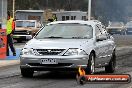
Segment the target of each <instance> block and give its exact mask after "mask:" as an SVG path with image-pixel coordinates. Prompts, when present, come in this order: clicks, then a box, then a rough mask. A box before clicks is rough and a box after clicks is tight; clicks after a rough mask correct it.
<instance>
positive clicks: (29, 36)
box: [13, 35, 32, 40]
mask: <svg viewBox="0 0 132 88" xmlns="http://www.w3.org/2000/svg"><path fill="white" fill-rule="evenodd" d="M13 38H14V39H23V40H30V39H31V38H32V35H13Z"/></svg>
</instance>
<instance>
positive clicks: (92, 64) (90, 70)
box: [85, 53, 95, 74]
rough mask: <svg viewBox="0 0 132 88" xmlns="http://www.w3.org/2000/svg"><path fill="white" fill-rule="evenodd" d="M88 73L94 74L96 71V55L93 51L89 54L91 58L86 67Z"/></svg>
mask: <svg viewBox="0 0 132 88" xmlns="http://www.w3.org/2000/svg"><path fill="white" fill-rule="evenodd" d="M85 72H86V74H94V73H95V55H94V54H93V53H91V54H90V55H89V60H88V64H87V67H86V69H85Z"/></svg>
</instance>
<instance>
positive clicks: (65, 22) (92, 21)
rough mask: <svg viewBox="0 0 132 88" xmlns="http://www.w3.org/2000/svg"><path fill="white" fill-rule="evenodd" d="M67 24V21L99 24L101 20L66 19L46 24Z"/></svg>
mask: <svg viewBox="0 0 132 88" xmlns="http://www.w3.org/2000/svg"><path fill="white" fill-rule="evenodd" d="M60 23H61V24H63V23H64V24H69V23H71V24H72V23H73V24H74V23H78V24H87V25H92V26H94V25H96V24H100V23H101V22H99V21H98V20H90V21H83V20H67V21H55V22H51V23H48V24H47V25H51V24H60Z"/></svg>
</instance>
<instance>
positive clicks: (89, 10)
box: [88, 0, 92, 20]
mask: <svg viewBox="0 0 132 88" xmlns="http://www.w3.org/2000/svg"><path fill="white" fill-rule="evenodd" d="M91 4H92V3H91V0H88V20H90V18H91Z"/></svg>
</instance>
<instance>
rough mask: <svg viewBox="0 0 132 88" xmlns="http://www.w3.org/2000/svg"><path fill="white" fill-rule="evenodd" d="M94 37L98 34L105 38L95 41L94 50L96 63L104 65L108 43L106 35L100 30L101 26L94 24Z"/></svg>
mask: <svg viewBox="0 0 132 88" xmlns="http://www.w3.org/2000/svg"><path fill="white" fill-rule="evenodd" d="M95 35H96V38H97V37H99V36H104V37H105V38H104V39H103V40H101V41H96V42H95V50H96V60H95V61H96V63H95V64H96V65H105V63H106V62H107V60H108V58H107V57H108V43H107V41H108V40H107V36H106V34H105V33H103V32H102V26H101V25H96V28H95Z"/></svg>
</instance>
